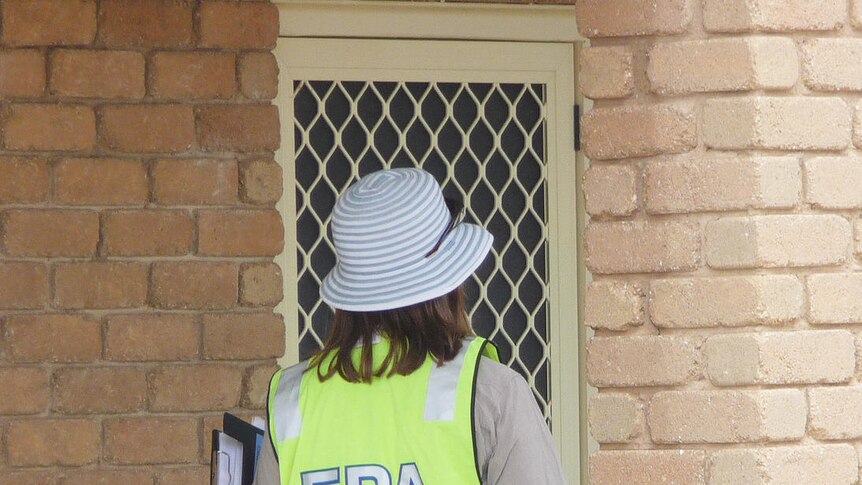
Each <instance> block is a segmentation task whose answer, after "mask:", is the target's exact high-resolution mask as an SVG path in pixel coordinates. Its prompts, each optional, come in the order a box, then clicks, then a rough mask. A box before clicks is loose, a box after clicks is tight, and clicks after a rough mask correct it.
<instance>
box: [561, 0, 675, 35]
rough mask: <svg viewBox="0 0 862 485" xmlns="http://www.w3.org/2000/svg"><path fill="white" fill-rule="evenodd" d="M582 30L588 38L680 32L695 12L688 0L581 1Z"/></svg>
mask: <svg viewBox="0 0 862 485" xmlns="http://www.w3.org/2000/svg"><path fill="white" fill-rule="evenodd" d="M576 17H577V21H578V30H579V31H580V32H581V34H583V35H584V36H586V37H590V38H592V37H616V36H632V35H655V34H680V33H683V32H685V31H686V30H688V27H689V24H690V23H691V18H692V13H691V6H690V3H689V1H688V0H616V1H613V2H609V1H605V0H579V1H578V2H577V15H576Z"/></svg>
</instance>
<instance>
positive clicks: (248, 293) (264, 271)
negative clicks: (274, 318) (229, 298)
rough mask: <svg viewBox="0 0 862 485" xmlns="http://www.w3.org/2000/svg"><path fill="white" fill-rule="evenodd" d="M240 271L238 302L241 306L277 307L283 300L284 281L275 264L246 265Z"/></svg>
mask: <svg viewBox="0 0 862 485" xmlns="http://www.w3.org/2000/svg"><path fill="white" fill-rule="evenodd" d="M240 271H241V275H240V281H239V301H240V303H242V304H243V305H252V306H255V305H259V306H268V305H277V304H278V303H279V302H280V301H281V300H282V299H283V298H284V280H283V278H282V274H281V267H279V266H278V265H277V264H275V263H267V264H247V265H242V267H241V268H240Z"/></svg>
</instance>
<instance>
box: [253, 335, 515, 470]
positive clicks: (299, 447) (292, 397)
mask: <svg viewBox="0 0 862 485" xmlns="http://www.w3.org/2000/svg"><path fill="white" fill-rule="evenodd" d="M388 350H389V342H388V341H387V340H386V339H381V340H380V341H379V342H377V343H375V344H374V345H373V361H374V368H375V369H376V368H379V366H380V364H381V363H382V361H383V359H384V357H385V356H386V354H387V352H388ZM360 351H361V348H359V347H358V348H356V349H354V351H353V358H354V362H358V358H359V353H360ZM482 355H485V356H488V357H490V358H492V359H494V360H496V361H499V358H498V357H497V350H496V348H495V347H494V346H493V344H490V342H488V341H487V340H485V339H483V338H480V337H471V338H468V339H465V340H464V345H463V346H462V348H461V351H460V352H459V353H458V355H457V356H456V357H455V358H454V359H453V360H451V361H449V362H446V363H445V364H444V365H442V366H437V364H436V363H435V362H434V360H433V359H432V358H431V357H430V356H429V357H428V358H427V359H426V360H425V363H424V364H423V365H422V366H421V367H420V368H419V369H417V370H416V371H415V372H413V373H412V374H410V375H408V376H402V375H397V374H396V375H394V376H392V377H379V378H374V379H373V381H372V382H371V383H370V384H369V383H351V382H348V381H346V380H344V379H343V378H341V376H339V375H338V374H335V375H334V376H333V377H332V378H330V379H328V380H327V381H325V382H320V380H319V379H318V377H317V369H316V368H311V369H308V371H307V372H305V371H306V369H307V366H308V361H305V362H301V363H299V364H297V365H295V366H293V367H289V368H287V369H282V370H280V371H278V372H276V373H275V375H274V376H273V378H272V381H271V382H270V388H269V397H268V415H269V433H270V436H271V438H272V442H273V445H274V447H275V452H276V456H277V458H278V466H279V475H280V477H281V484H282V485H335V484H339V485H371V484H375V485H480V484H481V482H480V479H479V472H478V463H477V460H476V445H475V437H474V434H473V401H474V398H475V392H474V391H475V385H476V371H477V368H478V364H479V359H480V357H481V356H482ZM332 358H334V357H333V356H327V358H326V359H325V360H324V361H323V362H324V368H327V367H326V365H327V364H328V363H329V361H331V359H332Z"/></svg>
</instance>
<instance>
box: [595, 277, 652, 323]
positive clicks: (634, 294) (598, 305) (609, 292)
mask: <svg viewBox="0 0 862 485" xmlns="http://www.w3.org/2000/svg"><path fill="white" fill-rule="evenodd" d="M643 322H644V290H643V288H642V287H641V286H640V285H638V284H637V283H631V282H628V281H607V280H606V281H594V282H592V283H590V286H588V287H587V294H586V305H585V309H584V324H585V325H586V326H588V327H591V328H601V329H605V330H615V331H621V330H626V329H628V328H631V327H636V326H639V325H642V324H643Z"/></svg>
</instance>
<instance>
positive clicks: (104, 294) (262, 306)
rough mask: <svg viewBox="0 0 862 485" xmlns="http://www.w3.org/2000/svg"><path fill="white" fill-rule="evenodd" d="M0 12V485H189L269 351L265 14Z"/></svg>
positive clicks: (274, 350) (260, 376) (269, 136)
mask: <svg viewBox="0 0 862 485" xmlns="http://www.w3.org/2000/svg"><path fill="white" fill-rule="evenodd" d="M0 9H2V15H0V23H2V28H0V30H2V34H0V132H2V137H0V138H2V142H0V484H2V485H12V484H16V485H17V484H27V485H46V484H51V485H74V484H116V483H124V484H127V485H144V484H146V485H170V484H186V483H208V478H207V471H208V467H207V466H206V463H207V462H208V461H209V456H208V452H209V442H208V440H209V431H210V429H212V427H213V426H214V425H216V424H218V422H219V420H220V415H221V412H222V411H223V410H233V411H235V412H237V413H240V414H242V415H244V416H249V415H251V414H262V411H261V408H262V407H263V399H264V396H265V387H266V383H267V380H268V378H269V376H270V375H271V372H272V371H273V369H274V358H275V357H277V356H281V355H282V353H283V350H284V349H283V346H284V344H283V342H284V327H283V324H282V318H281V316H280V315H277V314H273V312H272V310H273V307H274V305H275V304H277V303H278V301H279V300H280V299H281V297H282V293H281V287H282V285H281V275H280V273H279V269H278V267H277V266H276V265H275V264H274V263H273V262H272V260H273V256H274V255H276V254H278V253H279V252H281V248H282V240H283V226H282V222H281V220H280V217H279V215H278V213H277V212H276V211H275V209H274V207H275V202H276V200H277V199H278V198H279V197H280V195H281V170H280V168H279V166H278V165H277V164H276V163H275V162H274V161H273V150H274V149H276V148H277V147H278V145H279V123H278V118H277V110H276V108H275V106H273V105H272V104H271V100H272V99H273V97H274V96H275V91H276V85H277V82H276V80H277V67H276V62H275V58H274V57H273V55H272V54H271V53H270V50H271V49H272V48H273V47H274V45H275V41H276V37H277V33H278V18H277V12H276V9H275V7H274V6H273V5H271V4H269V3H267V2H221V1H204V2H192V1H161V0H100V1H96V0H64V1H62V2H60V1H56V0H3V2H2V5H0Z"/></svg>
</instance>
